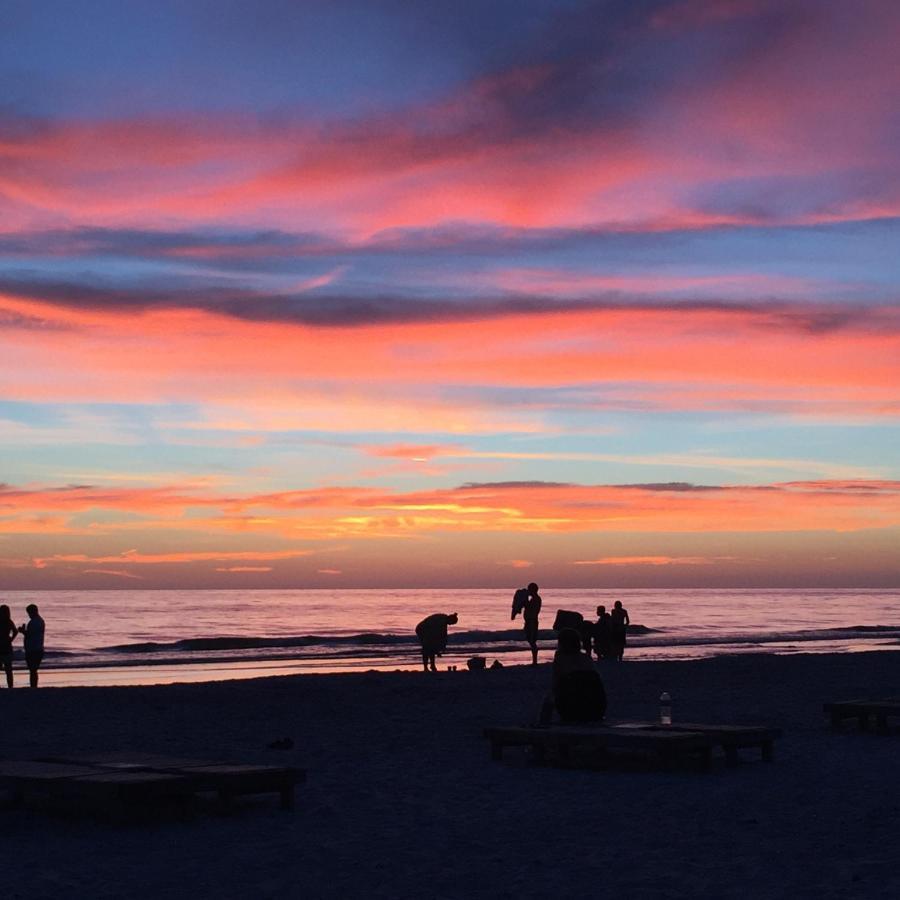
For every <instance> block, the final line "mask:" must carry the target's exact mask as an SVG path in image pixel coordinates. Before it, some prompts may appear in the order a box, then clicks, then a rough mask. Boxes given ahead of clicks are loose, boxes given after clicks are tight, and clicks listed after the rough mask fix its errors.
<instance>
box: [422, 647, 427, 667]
mask: <svg viewBox="0 0 900 900" xmlns="http://www.w3.org/2000/svg"><path fill="white" fill-rule="evenodd" d="M422 668H423V669H424V670H425V671H426V672H427V671H428V651H427V650H426V649H425V648H424V647H423V648H422Z"/></svg>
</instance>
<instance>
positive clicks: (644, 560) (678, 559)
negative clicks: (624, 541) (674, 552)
mask: <svg viewBox="0 0 900 900" xmlns="http://www.w3.org/2000/svg"><path fill="white" fill-rule="evenodd" d="M723 558H728V559H730V558H732V557H720V556H717V557H714V558H710V557H706V556H601V557H600V559H578V560H575V562H573V563H572V565H573V566H709V565H712V564H713V563H714V562H718V561H719V560H721V559H723Z"/></svg>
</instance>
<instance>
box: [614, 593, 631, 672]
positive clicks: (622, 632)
mask: <svg viewBox="0 0 900 900" xmlns="http://www.w3.org/2000/svg"><path fill="white" fill-rule="evenodd" d="M630 624H631V620H630V619H629V618H628V610H627V609H625V607H624V606H622V601H621V600H616V602H615V603H614V604H613V608H612V612H611V613H610V614H609V636H610V644H611V646H612V655H613V657H614V658H615V659H617V660H618V661H619V662H621V661H622V657H623V656H624V655H625V640H626V636H627V633H628V626H629V625H630Z"/></svg>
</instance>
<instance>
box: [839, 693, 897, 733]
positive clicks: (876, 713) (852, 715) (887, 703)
mask: <svg viewBox="0 0 900 900" xmlns="http://www.w3.org/2000/svg"><path fill="white" fill-rule="evenodd" d="M822 709H823V710H824V712H825V714H826V715H827V716H828V717H829V719H830V720H831V727H832V728H835V729H838V728H840V727H841V726H842V725H843V723H844V721H845V720H846V719H856V721H857V723H858V724H859V729H860V731H868V730H869V724H870V721H871V720H873V719H874V721H875V728H876V730H877V731H879V732H881V733H882V734H887V733H888V732H889V731H890V728H889V726H888V719H889V718H897V717H900V699H898V698H896V697H889V698H887V699H885V700H842V701H840V702H839V703H824V704H823V705H822Z"/></svg>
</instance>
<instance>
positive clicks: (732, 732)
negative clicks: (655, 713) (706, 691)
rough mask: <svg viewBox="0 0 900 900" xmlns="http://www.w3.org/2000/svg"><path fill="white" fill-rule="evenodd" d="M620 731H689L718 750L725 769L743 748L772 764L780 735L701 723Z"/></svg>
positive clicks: (764, 729) (775, 731) (756, 727)
mask: <svg viewBox="0 0 900 900" xmlns="http://www.w3.org/2000/svg"><path fill="white" fill-rule="evenodd" d="M613 727H618V726H613ZM622 727H627V728H644V729H646V730H648V731H654V732H662V731H690V732H698V733H700V734H704V735H706V736H707V737H709V738H710V740H711V741H713V742H714V743H715V744H716V745H718V746H720V747H721V748H722V750H723V751H724V753H725V761H726V763H727V764H728V765H729V766H735V765H737V763H738V750H741V749H745V748H757V747H758V748H759V751H760V755H761V756H762V759H763V761H764V762H772V760H773V758H774V753H773V747H774V741H775V739H776V738H779V737H781V734H782V732H781V729H780V728H772V727H770V726H766V725H720V724H713V725H710V724H707V723H702V722H679V723H676V724H672V725H660V724H659V723H658V722H646V723H640V722H630V723H627V725H624V726H622Z"/></svg>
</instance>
